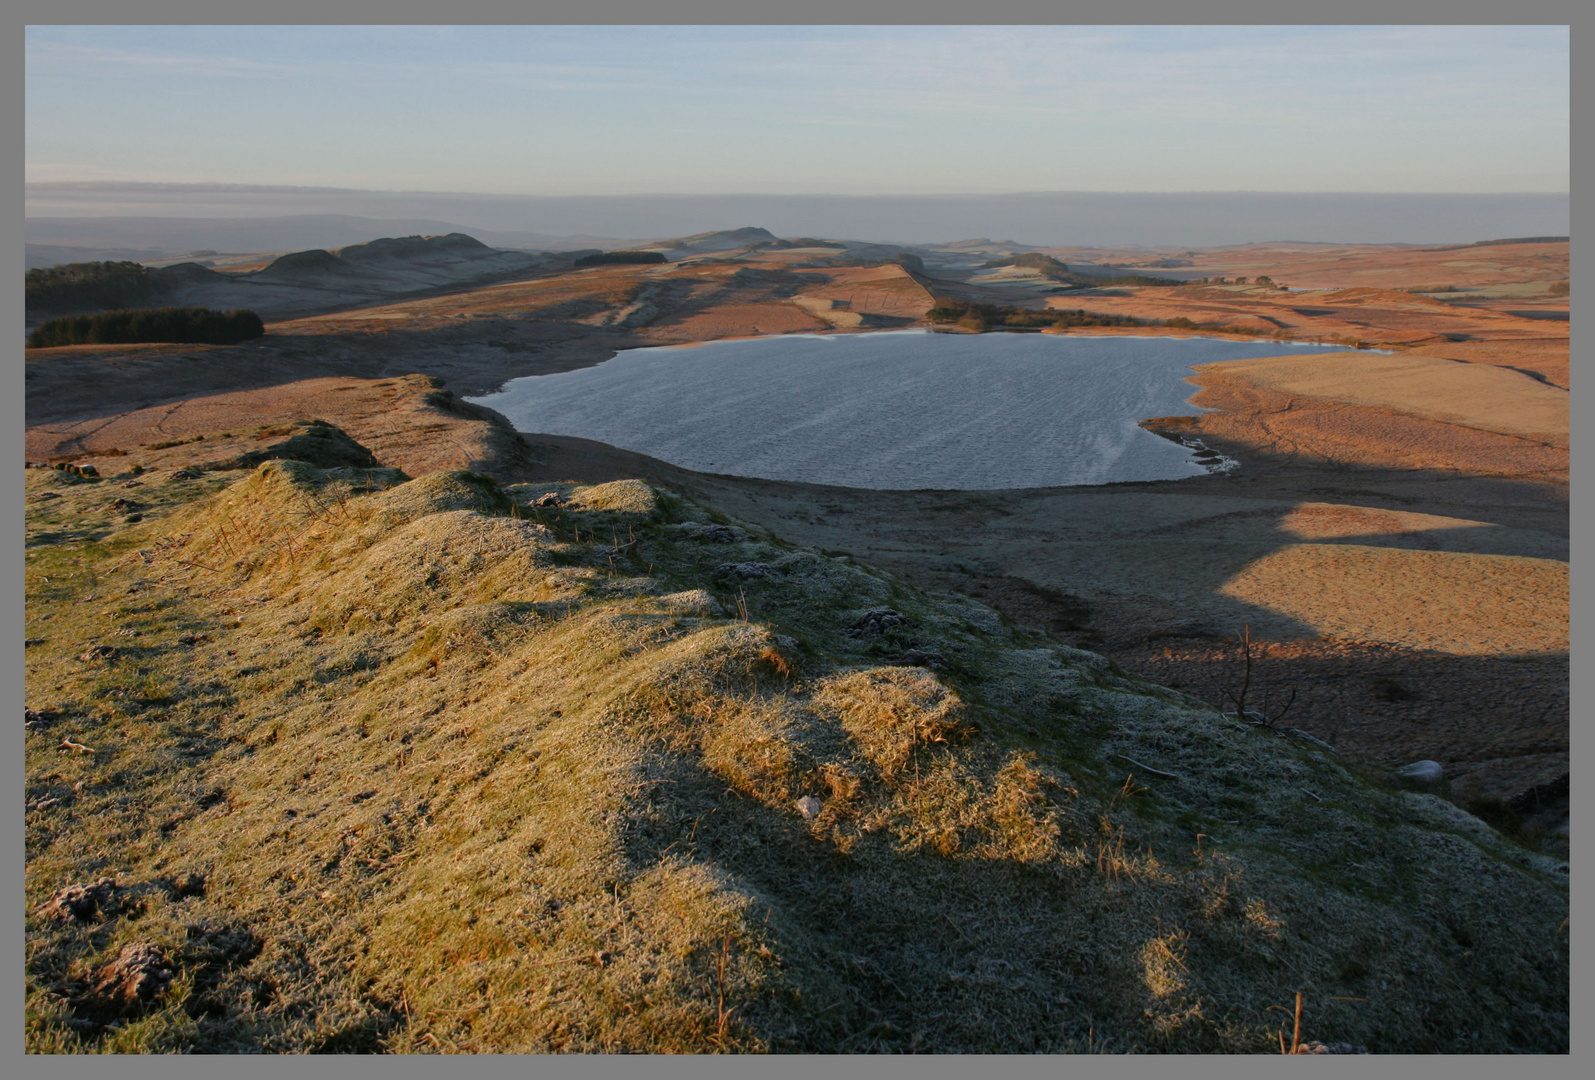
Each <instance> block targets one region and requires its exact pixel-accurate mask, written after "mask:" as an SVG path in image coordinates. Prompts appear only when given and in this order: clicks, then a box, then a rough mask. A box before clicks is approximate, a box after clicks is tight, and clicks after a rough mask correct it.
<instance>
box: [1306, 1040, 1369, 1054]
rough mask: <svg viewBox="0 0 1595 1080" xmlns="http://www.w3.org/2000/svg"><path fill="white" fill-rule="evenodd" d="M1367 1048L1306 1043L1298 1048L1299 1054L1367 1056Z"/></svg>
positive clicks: (1351, 1045)
mask: <svg viewBox="0 0 1595 1080" xmlns="http://www.w3.org/2000/svg"><path fill="white" fill-rule="evenodd" d="M1367 1052H1368V1051H1367V1049H1366V1048H1365V1047H1361V1046H1355V1045H1353V1044H1351V1043H1321V1042H1306V1043H1302V1044H1301V1045H1300V1046H1298V1047H1296V1053H1298V1054H1366V1053H1367Z"/></svg>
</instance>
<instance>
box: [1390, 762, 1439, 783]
mask: <svg viewBox="0 0 1595 1080" xmlns="http://www.w3.org/2000/svg"><path fill="white" fill-rule="evenodd" d="M1396 775H1397V776H1399V777H1401V778H1402V779H1404V780H1411V781H1413V782H1415V783H1419V784H1438V783H1439V782H1440V781H1441V780H1442V779H1444V777H1445V767H1444V766H1443V765H1441V764H1440V763H1439V762H1438V761H1429V760H1427V759H1425V760H1423V761H1414V762H1413V763H1412V764H1410V765H1403V766H1401V768H1399V769H1397V770H1396Z"/></svg>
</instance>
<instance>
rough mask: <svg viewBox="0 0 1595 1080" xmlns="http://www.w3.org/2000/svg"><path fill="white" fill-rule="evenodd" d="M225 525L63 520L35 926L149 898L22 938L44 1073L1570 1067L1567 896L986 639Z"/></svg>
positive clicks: (599, 542) (332, 474) (604, 532)
mask: <svg viewBox="0 0 1595 1080" xmlns="http://www.w3.org/2000/svg"><path fill="white" fill-rule="evenodd" d="M233 475H234V476H237V475H238V474H233ZM152 483H154V481H152ZM185 483H187V484H188V486H187V487H181V488H179V487H175V486H174V487H171V488H167V487H162V488H161V490H162V491H170V492H172V496H171V505H170V506H169V507H168V508H166V509H163V510H162V511H161V512H160V514H159V515H158V516H155V517H152V518H151V519H150V520H148V521H146V522H143V523H138V524H133V525H127V526H121V527H107V531H105V532H104V533H103V535H101V536H100V538H99V539H97V540H93V541H90V542H86V543H79V542H77V541H73V542H70V543H66V542H60V541H57V540H53V539H51V538H52V537H54V536H56V535H58V534H62V533H70V534H72V535H74V536H77V535H80V534H82V535H87V533H88V531H90V530H87V529H80V528H79V525H78V524H77V520H78V519H77V518H75V517H74V516H73V514H74V513H78V514H80V515H89V514H91V512H92V511H93V508H94V506H96V505H98V504H97V503H95V502H94V500H93V499H89V498H86V497H80V496H79V495H78V490H79V488H80V487H82V486H83V485H79V484H75V483H68V482H66V481H64V480H62V479H60V478H59V477H55V476H52V477H44V478H35V477H34V476H33V475H31V474H30V477H29V485H30V486H29V491H30V499H32V498H33V497H34V496H33V493H34V492H36V491H38V490H43V489H42V488H40V487H39V485H46V486H54V487H61V488H62V491H63V492H64V493H65V494H63V496H62V497H61V498H59V499H55V500H45V501H43V502H41V503H36V504H35V503H30V512H37V513H39V514H46V513H48V514H51V515H55V516H56V518H57V519H58V520H56V521H55V522H54V523H52V524H50V527H49V528H48V529H44V528H41V529H40V530H39V531H38V532H37V533H35V534H32V535H34V536H35V537H36V539H35V541H34V546H33V547H32V548H31V549H30V556H29V565H28V589H29V593H28V596H29V600H28V612H27V614H28V636H29V638H30V640H33V639H38V640H40V642H41V643H40V644H38V645H36V646H31V647H30V648H29V651H28V655H27V662H28V705H29V707H30V708H33V709H49V710H54V711H55V716H54V717H53V718H52V719H51V720H50V721H49V722H48V723H47V724H43V725H42V726H38V727H36V728H34V729H30V731H29V734H28V736H27V741H28V749H27V757H28V790H27V799H28V801H29V807H30V809H29V811H28V815H27V843H28V876H27V891H28V906H29V910H30V911H34V910H35V909H37V908H39V907H40V906H41V905H43V904H44V903H45V901H46V900H48V899H49V897H50V896H51V895H53V894H54V893H55V892H56V891H57V890H59V889H60V888H62V887H64V886H66V885H68V884H73V883H83V882H89V881H93V880H95V879H96V878H99V877H102V876H106V877H113V878H115V879H116V881H117V882H118V883H119V884H121V885H124V886H132V885H139V884H143V885H148V886H149V888H146V889H144V890H143V891H141V892H138V893H137V895H138V896H139V897H141V899H140V901H139V903H138V904H136V905H133V906H132V907H130V908H128V909H127V910H123V911H119V912H117V913H114V914H108V915H105V916H103V917H100V916H96V917H94V918H92V919H91V920H90V921H88V922H86V923H83V924H76V923H71V922H60V921H52V920H49V919H47V918H45V917H44V916H42V915H38V914H35V915H30V917H29V922H28V944H27V950H28V967H27V979H28V1002H29V1004H28V1021H27V1022H28V1040H29V1047H30V1049H32V1050H35V1051H82V1050H94V1051H107V1052H121V1051H152V1050H172V1051H178V1050H181V1051H238V1050H249V1051H306V1050H320V1051H367V1050H370V1051H375V1050H391V1051H402V1052H410V1051H415V1052H431V1051H559V1050H562V1051H591V1050H613V1051H619V1050H645V1051H718V1050H724V1051H739V1050H740V1051H758V1050H774V1051H872V1050H891V1051H897V1050H921V1051H980V1052H1023V1051H1074V1050H1099V1049H1104V1048H1106V1049H1110V1050H1135V1049H1144V1050H1157V1051H1236V1052H1259V1053H1267V1052H1277V1049H1278V1047H1277V1036H1276V1033H1277V1031H1278V1030H1279V1028H1280V1026H1281V1023H1282V1021H1281V1019H1280V1018H1281V1017H1282V1016H1283V1015H1284V1014H1283V1013H1280V1012H1278V1011H1272V1010H1271V1007H1272V1006H1279V1005H1285V1004H1288V1003H1289V1002H1290V1001H1292V999H1293V995H1294V994H1295V993H1296V992H1298V991H1300V992H1303V993H1304V994H1305V995H1306V1002H1307V1012H1306V1020H1305V1021H1304V1037H1310V1038H1312V1039H1315V1040H1319V1041H1323V1042H1350V1043H1355V1044H1359V1045H1362V1046H1366V1047H1367V1048H1369V1049H1370V1050H1373V1051H1376V1052H1511V1051H1556V1050H1562V1051H1565V1049H1566V1047H1567V1045H1568V1025H1567V1012H1566V1010H1567V978H1568V974H1567V971H1568V969H1567V963H1568V951H1567V948H1568V946H1567V936H1566V932H1565V929H1564V928H1563V926H1564V920H1565V918H1566V914H1567V893H1566V886H1565V882H1564V881H1562V880H1559V879H1558V878H1557V876H1556V875H1555V874H1554V873H1553V872H1552V871H1551V870H1550V869H1549V868H1548V866H1547V865H1546V864H1545V863H1544V860H1541V859H1538V858H1537V857H1536V856H1534V855H1532V854H1530V853H1529V852H1527V851H1526V850H1525V849H1522V848H1520V847H1518V846H1517V845H1515V844H1513V843H1512V842H1510V841H1508V840H1506V839H1504V838H1503V837H1501V836H1500V835H1499V834H1497V833H1495V832H1494V831H1493V830H1491V829H1489V828H1488V827H1487V826H1485V825H1483V824H1482V823H1480V822H1478V821H1477V820H1476V819H1474V818H1471V817H1469V816H1468V815H1466V814H1463V813H1462V812H1461V811H1458V810H1456V809H1455V808H1454V807H1451V806H1450V805H1449V804H1447V803H1444V802H1442V801H1440V800H1438V799H1436V798H1433V797H1430V796H1424V795H1418V794H1414V793H1411V792H1404V791H1400V790H1396V789H1395V788H1394V787H1386V786H1382V785H1381V784H1380V783H1378V782H1370V779H1369V778H1365V777H1362V776H1359V775H1357V774H1354V773H1353V772H1352V771H1350V770H1348V769H1347V768H1346V767H1345V766H1344V765H1343V764H1341V763H1340V762H1338V761H1337V760H1335V759H1333V758H1331V757H1326V756H1324V755H1323V754H1321V753H1320V752H1318V751H1317V750H1314V749H1312V748H1310V747H1306V746H1303V745H1301V744H1299V743H1294V742H1289V741H1286V740H1283V739H1280V738H1278V737H1276V736H1273V735H1270V734H1268V733H1266V732H1263V731H1260V730H1259V729H1256V728H1252V727H1249V726H1245V725H1241V724H1238V723H1236V722H1235V721H1234V720H1231V719H1228V718H1225V717H1223V716H1220V715H1219V714H1218V713H1216V712H1214V711H1212V710H1211V709H1206V708H1202V707H1198V706H1197V705H1196V704H1195V703H1193V702H1191V701H1190V700H1189V699H1185V698H1182V697H1181V696H1180V695H1177V694H1174V693H1173V692H1171V691H1166V690H1162V689H1161V688H1157V687H1153V686H1150V685H1148V684H1145V683H1142V682H1139V681H1138V680H1135V679H1133V678H1130V677H1128V676H1125V675H1123V674H1122V673H1120V672H1117V671H1116V670H1115V669H1113V668H1112V666H1111V665H1109V664H1107V663H1106V662H1105V661H1103V660H1102V658H1100V657H1097V656H1094V655H1093V654H1090V653H1082V652H1079V651H1076V650H1070V649H1066V648H1061V647H1058V646H1056V645H1054V644H1052V643H1050V642H1049V641H1047V640H1046V639H1042V638H1038V637H1033V636H1030V635H1027V634H1026V633H1024V632H1022V631H1019V630H1017V629H1015V628H1013V627H1012V626H1010V625H1007V624H1005V623H1004V622H1003V621H1002V620H1001V618H1000V617H998V616H996V615H995V614H994V613H993V612H991V611H990V610H989V609H986V608H983V607H981V606H980V605H978V604H975V603H973V602H972V601H969V600H966V599H962V598H956V597H946V596H935V595H930V594H926V593H923V592H919V591H916V590H913V589H909V588H907V587H905V586H903V585H902V584H901V583H899V582H896V581H895V580H893V579H891V578H889V577H887V576H885V575H882V574H879V573H877V572H874V571H872V570H870V569H868V568H865V567H860V566H856V565H850V564H846V563H843V562H838V561H835V560H832V559H828V558H824V557H822V556H820V555H817V554H815V553H813V552H809V551H801V550H794V549H791V548H790V547H788V546H787V545H785V544H783V543H782V542H781V541H780V540H779V539H778V538H776V537H773V536H770V535H769V534H766V533H763V532H761V531H760V530H758V529H755V528H752V527H749V526H745V525H732V524H731V523H729V522H727V521H725V520H724V519H718V518H716V517H715V516H714V515H711V514H709V513H707V512H705V511H704V510H702V509H701V508H698V507H696V506H693V505H692V504H690V503H687V502H685V501H684V500H681V499H679V498H676V497H674V496H671V495H669V494H667V493H662V492H656V491H653V490H652V489H649V488H648V487H647V486H646V485H642V484H640V483H635V482H622V483H618V484H606V485H600V486H597V487H580V486H577V485H553V484H550V485H533V486H527V487H523V488H517V489H513V490H512V491H511V493H510V494H512V495H513V496H514V501H512V500H511V498H510V497H509V495H506V493H505V492H504V491H501V490H500V489H499V488H498V487H497V486H496V485H495V484H494V483H493V482H492V481H491V480H490V479H488V478H486V477H482V476H477V475H473V474H469V473H450V474H432V475H429V476H426V477H422V478H421V479H418V480H410V481H405V480H404V478H403V477H402V475H401V474H397V473H394V472H393V471H391V470H362V469H334V470H325V471H323V470H318V469H314V468H311V467H309V466H307V465H304V464H302V463H296V462H281V461H278V462H269V463H267V464H265V465H263V466H261V467H260V468H259V469H257V470H255V471H253V472H250V473H247V474H243V475H242V476H241V477H238V478H237V479H235V480H230V479H228V478H222V477H218V476H217V475H216V474H210V475H208V476H207V477H206V478H204V479H203V480H201V481H193V482H185ZM224 484H225V486H223V485H224ZM63 485H64V486H63ZM102 486H104V485H102ZM67 488H71V489H72V490H71V491H70V492H69V493H66V491H67ZM547 491H553V492H556V493H557V494H559V495H560V497H561V499H562V500H563V501H562V503H561V504H560V505H558V506H553V507H544V508H540V509H534V508H530V507H528V506H527V505H526V504H527V502H529V501H530V500H531V499H532V498H534V497H535V496H536V495H538V494H541V493H543V492H547ZM179 492H181V493H182V495H183V497H182V498H178V497H177V493H179ZM68 495H70V497H71V498H73V499H76V500H78V502H76V503H74V504H73V505H71V506H63V505H61V504H65V503H66V502H67V499H68ZM728 563H729V564H738V563H758V564H762V565H764V566H766V567H768V568H769V569H770V572H769V573H768V574H767V575H763V576H754V577H748V578H741V579H733V578H728V577H727V576H726V575H724V574H717V570H718V569H719V568H720V567H722V566H724V565H726V564H728ZM46 579H48V580H46ZM888 607H889V608H890V609H891V610H892V611H893V612H896V613H898V614H900V615H901V616H903V618H902V619H901V620H881V619H876V620H875V621H874V622H873V623H867V626H868V627H872V629H868V628H867V629H864V630H860V629H858V627H857V626H856V624H857V623H858V622H859V621H860V619H861V617H862V616H864V615H866V614H867V613H869V612H871V611H877V610H879V609H882V608H888ZM98 643H109V644H112V645H114V646H115V648H116V650H117V651H116V653H115V655H114V656H112V657H110V658H109V659H104V660H92V661H81V660H79V659H78V657H79V656H80V655H82V654H84V652H85V650H86V649H87V648H89V647H90V646H92V645H95V644H98ZM913 650H918V653H917V654H916V653H915V652H913ZM931 654H934V655H935V656H937V657H941V658H943V659H944V661H945V662H944V663H943V664H940V665H939V666H938V667H937V668H936V669H932V668H929V667H926V666H911V665H904V664H903V663H902V662H901V661H900V660H898V659H894V658H900V657H903V656H911V655H931ZM64 740H69V741H71V742H73V743H76V744H78V745H81V746H84V747H87V748H88V749H87V750H75V749H71V748H69V747H66V748H64V747H65V742H64ZM1147 767H1150V769H1155V770H1158V772H1156V773H1154V772H1151V771H1150V770H1149V768H1147ZM1160 773H1162V774H1171V775H1159V774H1160ZM1376 779H1377V778H1375V780H1376ZM1307 792H1310V793H1311V794H1310V795H1309V794H1306V793H1307ZM800 800H802V802H801V803H800ZM808 800H815V802H810V801H808ZM816 804H817V809H816ZM179 879H181V880H185V881H188V880H200V879H202V881H203V887H202V888H200V889H197V890H195V889H191V888H190V889H186V890H185V889H178V888H175V887H172V888H166V887H162V886H159V885H158V883H159V882H163V881H176V880H179ZM128 895H133V893H129V894H128ZM132 941H147V942H150V943H152V944H154V945H156V946H159V948H160V949H161V950H163V951H164V954H165V955H166V956H167V957H169V958H171V959H172V962H173V963H174V966H175V971H176V976H175V979H174V981H173V983H172V985H171V987H170V988H169V989H168V990H167V992H166V993H165V995H164V996H162V997H161V998H160V999H158V1000H157V1001H156V1002H155V1004H154V1005H153V1006H151V1007H150V1008H149V1009H148V1010H146V1011H145V1012H143V1013H142V1014H139V1015H135V1016H130V1017H128V1018H126V1019H124V1020H122V1021H119V1022H118V1023H117V1025H115V1026H113V1027H112V1028H109V1029H105V1028H100V1027H96V1026H93V1025H91V1024H89V1023H87V1021H86V1020H85V1018H84V1017H83V1016H82V1015H81V1014H80V1012H78V1011H75V1010H74V1007H73V1005H72V1004H71V1002H72V1000H73V996H74V994H75V993H77V992H78V991H77V990H76V989H75V987H78V986H80V985H81V983H82V980H83V979H84V978H85V977H86V973H87V972H89V971H90V970H91V969H93V968H94V967H95V965H98V964H100V963H102V962H104V961H105V960H106V959H107V958H109V957H112V956H115V955H116V954H117V950H118V949H119V948H120V947H121V946H122V945H123V944H126V943H129V942H132Z"/></svg>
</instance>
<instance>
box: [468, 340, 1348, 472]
mask: <svg viewBox="0 0 1595 1080" xmlns="http://www.w3.org/2000/svg"><path fill="white" fill-rule="evenodd" d="M1325 348H1326V347H1325V346H1316V345H1301V344H1281V343H1279V342H1249V341H1227V340H1219V339H1214V338H1160V337H1118V336H1114V337H1108V336H1102V337H1089V336H1074V335H1067V334H1007V333H991V334H948V333H935V332H929V331H923V330H907V331H893V332H882V333H870V334H833V335H819V334H789V335H783V336H779V337H764V338H748V339H737V340H730V341H716V342H709V343H706V344H702V345H693V346H667V347H660V348H645V349H629V350H626V351H624V352H621V353H620V354H619V355H617V356H616V357H614V358H613V359H611V360H608V361H606V362H605V363H602V364H599V365H597V366H596V367H590V368H583V369H581V370H578V371H569V372H562V373H560V374H557V375H538V376H532V377H529V378H524V379H515V380H512V381H511V382H509V383H508V384H506V385H505V386H504V388H503V389H502V390H501V391H499V392H498V393H495V394H489V395H487V396H485V397H479V398H473V399H472V400H473V401H475V402H476V403H477V404H480V405H486V406H488V407H489V408H492V409H497V410H498V411H499V412H501V413H503V414H504V415H505V416H507V417H509V419H510V420H511V421H512V422H513V423H514V424H515V427H516V429H517V430H520V431H526V432H542V433H547V434H554V435H575V436H580V437H581V438H586V439H595V440H598V441H600V442H605V443H609V444H610V445H612V446H619V447H622V448H624V449H627V450H635V451H638V452H640V453H644V454H648V455H650V456H652V457H656V458H660V459H662V460H664V461H668V462H671V463H673V464H675V465H680V466H683V467H685V468H688V469H695V470H698V471H700V472H713V473H730V474H733V475H737V476H752V477H761V478H764V479H770V480H795V481H804V482H808V483H816V484H837V485H842V486H847V487H860V488H898V489H903V488H944V489H985V488H1018V487H1048V486H1054V485H1067V484H1104V483H1112V482H1116V481H1125V480H1172V479H1179V478H1181V477H1187V476H1199V475H1202V474H1203V473H1205V472H1206V470H1205V469H1204V467H1203V466H1201V465H1200V464H1198V463H1197V462H1196V461H1195V460H1194V458H1193V455H1192V452H1191V451H1190V450H1189V449H1187V448H1185V447H1182V446H1180V445H1178V444H1176V443H1173V442H1170V441H1169V440H1167V439H1163V438H1159V437H1158V436H1156V435H1153V434H1151V433H1150V432H1147V431H1145V430H1143V429H1141V428H1140V427H1138V426H1137V422H1138V421H1140V420H1143V419H1147V418H1149V417H1154V416H1170V415H1179V414H1185V415H1189V414H1191V413H1196V412H1200V411H1201V410H1200V409H1197V408H1196V407H1195V406H1192V405H1190V404H1188V399H1189V398H1190V397H1191V395H1192V394H1194V393H1195V392H1196V388H1195V387H1193V386H1192V385H1191V384H1190V383H1187V382H1185V381H1184V380H1185V378H1186V377H1187V376H1189V375H1190V374H1191V368H1192V366H1194V365H1197V364H1207V363H1212V362H1215V361H1220V360H1238V359H1242V358H1247V357H1257V356H1282V355H1286V354H1291V353H1303V352H1315V351H1316V352H1321V351H1324V350H1325Z"/></svg>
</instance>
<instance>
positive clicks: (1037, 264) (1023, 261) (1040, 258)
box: [982, 251, 1185, 288]
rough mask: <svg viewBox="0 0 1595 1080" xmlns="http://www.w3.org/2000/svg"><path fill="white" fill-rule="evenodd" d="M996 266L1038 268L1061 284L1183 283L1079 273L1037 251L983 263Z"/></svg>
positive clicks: (1138, 284) (1121, 275)
mask: <svg viewBox="0 0 1595 1080" xmlns="http://www.w3.org/2000/svg"><path fill="white" fill-rule="evenodd" d="M998 266H1023V267H1027V268H1029V269H1031V270H1038V271H1040V273H1041V276H1042V277H1044V278H1046V279H1048V280H1049V281H1056V282H1058V283H1060V284H1063V285H1078V286H1082V287H1085V288H1092V287H1096V286H1102V285H1131V286H1148V285H1184V284H1185V282H1183V281H1179V280H1177V279H1175V278H1161V277H1148V276H1146V275H1145V274H1114V275H1111V276H1109V275H1098V274H1079V273H1076V272H1075V271H1073V270H1070V269H1069V267H1068V265H1067V264H1065V263H1061V262H1059V261H1058V260H1057V259H1054V258H1053V257H1052V256H1051V255H1042V254H1040V253H1039V252H1034V251H1030V252H1026V253H1025V254H1023V255H1015V256H1012V257H1010V258H1006V259H992V260H990V261H989V262H987V263H984V264H983V267H982V268H983V269H990V268H994V267H998Z"/></svg>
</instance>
